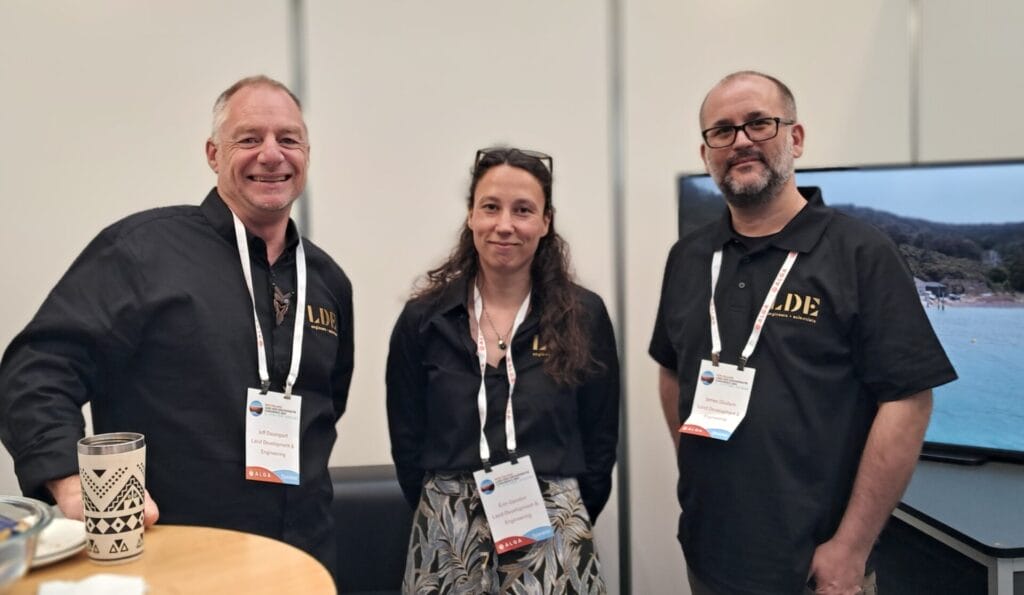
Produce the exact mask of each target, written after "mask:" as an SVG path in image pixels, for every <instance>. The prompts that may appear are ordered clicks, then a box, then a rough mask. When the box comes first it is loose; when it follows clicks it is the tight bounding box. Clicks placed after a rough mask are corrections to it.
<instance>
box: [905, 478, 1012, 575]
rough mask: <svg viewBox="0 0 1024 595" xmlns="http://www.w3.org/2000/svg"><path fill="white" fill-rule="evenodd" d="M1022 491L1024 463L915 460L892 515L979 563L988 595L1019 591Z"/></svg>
mask: <svg viewBox="0 0 1024 595" xmlns="http://www.w3.org/2000/svg"><path fill="white" fill-rule="evenodd" d="M1022 495H1024V465H1013V464H1008V463H994V462H989V463H985V464H984V465H973V466H972V465H963V464H954V465H950V464H946V463H939V462H935V461H921V462H919V463H918V464H917V470H916V471H915V472H914V476H913V478H912V479H911V481H910V486H908V487H907V491H906V493H905V494H904V496H903V501H902V502H901V503H900V504H899V506H898V507H897V509H896V510H895V511H894V512H893V516H895V517H896V518H898V519H899V520H901V521H903V522H905V523H907V524H908V525H910V526H912V527H914V528H915V529H917V530H918V531H920V532H922V533H924V534H925V535H928V536H929V537H931V538H933V539H936V540H938V541H939V542H941V543H943V544H945V545H947V546H949V547H951V548H953V549H954V550H956V551H957V552H959V553H960V554H963V555H964V556H967V557H968V558H970V559H972V560H974V561H975V562H978V563H980V564H983V565H984V566H985V567H986V568H987V569H988V594H989V595H1024V506H1022V505H1021V497H1022ZM1015 585H1016V588H1015Z"/></svg>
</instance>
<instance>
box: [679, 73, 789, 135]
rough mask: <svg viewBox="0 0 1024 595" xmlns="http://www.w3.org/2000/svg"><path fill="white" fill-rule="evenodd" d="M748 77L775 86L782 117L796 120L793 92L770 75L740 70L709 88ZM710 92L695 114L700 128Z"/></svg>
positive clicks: (713, 88) (712, 89) (715, 87)
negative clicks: (758, 78) (780, 102)
mask: <svg viewBox="0 0 1024 595" xmlns="http://www.w3.org/2000/svg"><path fill="white" fill-rule="evenodd" d="M748 76H752V77H760V78H763V79H765V80H768V81H770V82H771V83H772V84H773V85H775V88H776V89H778V91H779V95H781V96H782V104H783V109H785V110H786V113H785V114H783V116H785V117H786V118H789V119H790V120H796V98H794V97H793V92H792V91H790V90H789V87H787V86H786V83H784V82H782V81H780V80H779V79H777V78H775V77H774V76H772V75H770V74H765V73H763V72H758V71H756V70H740V71H737V72H733V73H730V74H727V75H725V77H723V78H722V80H720V81H718V82H717V83H715V86H714V87H711V91H714V90H715V89H717V88H718V87H720V86H722V85H724V84H725V83H728V82H729V81H731V80H733V79H738V78H742V77H748ZM711 91H708V93H707V95H705V96H704V101H702V102H701V103H700V111H699V112H697V119H698V121H699V122H700V125H701V126H703V125H704V104H706V103H707V102H708V96H710V95H711Z"/></svg>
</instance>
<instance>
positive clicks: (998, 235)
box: [678, 161, 1024, 462]
mask: <svg viewBox="0 0 1024 595" xmlns="http://www.w3.org/2000/svg"><path fill="white" fill-rule="evenodd" d="M796 181H797V185H799V186H818V187H820V188H821V189H822V196H823V197H824V199H825V203H826V204H827V205H829V206H832V207H835V208H836V209H839V210H841V211H844V212H847V213H850V214H851V215H853V216H856V217H860V218H862V219H864V220H866V221H869V222H870V223H872V224H874V225H875V226H876V227H878V228H879V229H881V230H882V231H883V232H885V233H887V234H888V235H889V237H891V238H892V239H893V241H895V242H896V244H897V245H898V246H899V249H900V252H901V253H902V254H903V257H904V258H905V259H906V261H907V264H908V265H909V267H910V270H911V271H912V272H913V274H914V281H915V284H916V285H917V288H918V294H919V296H920V298H921V303H922V305H923V306H924V307H925V311H926V312H927V314H928V318H929V319H930V320H931V322H932V326H933V328H934V329H935V332H936V334H937V335H938V337H939V339H940V340H941V341H942V345H943V347H944V348H945V350H946V353H947V354H948V355H949V358H950V360H952V362H953V365H954V366H955V367H956V370H957V373H958V374H959V376H960V379H959V380H957V381H956V382H953V383H950V384H948V385H946V386H941V387H939V388H937V389H936V390H935V407H934V412H933V414H932V420H931V424H930V426H929V428H928V433H927V435H926V437H925V440H926V443H925V454H924V456H926V457H931V458H938V459H942V458H949V459H951V460H957V459H960V460H962V461H963V462H976V461H980V460H983V459H984V458H995V459H1003V460H1007V459H1008V460H1014V461H1020V462H1024V161H999V162H964V163H936V164H925V165H894V166H871V167H853V168H832V169H807V170H798V171H797V173H796ZM678 190H679V234H680V237H682V236H683V235H686V234H688V233H690V232H692V231H693V230H694V229H696V228H698V227H700V226H702V225H704V224H706V223H708V222H710V221H712V220H715V219H717V218H718V217H719V216H720V215H721V213H722V211H723V210H724V208H725V202H724V199H723V198H722V196H721V194H720V193H719V192H718V189H717V187H716V186H715V184H714V182H713V181H712V180H711V179H710V177H709V176H707V175H706V174H695V175H683V176H680V178H679V188H678Z"/></svg>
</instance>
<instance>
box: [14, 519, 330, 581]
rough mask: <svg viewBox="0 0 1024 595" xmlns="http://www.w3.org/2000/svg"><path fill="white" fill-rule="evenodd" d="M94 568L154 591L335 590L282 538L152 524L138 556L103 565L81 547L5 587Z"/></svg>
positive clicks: (312, 560) (71, 575) (317, 568)
mask: <svg viewBox="0 0 1024 595" xmlns="http://www.w3.org/2000/svg"><path fill="white" fill-rule="evenodd" d="M99 573H110V574H123V575H129V576H141V577H142V578H143V579H144V580H145V581H146V584H147V586H148V587H149V590H148V591H147V593H156V594H160V593H274V594H275V595H276V594H279V593H317V594H319V593H325V594H326V593H334V592H335V589H334V582H333V581H332V580H331V575H330V573H328V572H327V569H325V568H324V567H323V566H322V565H321V564H320V563H319V562H318V561H317V560H316V559H315V558H313V557H312V556H310V555H309V554H307V553H306V552H303V551H302V550H300V549H298V548H295V547H292V546H290V545H288V544H286V543H283V542H280V541H276V540H273V539H270V538H267V537H261V536H259V535H252V534H249V533H241V532H238V531H229V530H227V529H212V528H210V527H186V526H176V525H154V526H153V527H150V528H149V529H146V551H145V552H143V554H142V557H141V558H139V559H137V560H134V561H132V562H127V563H125V564H119V565H116V566H102V565H99V564H94V563H92V562H90V561H89V557H88V555H86V553H85V552H84V551H82V552H79V553H78V554H77V555H75V556H72V557H71V558H68V559H67V560H63V561H61V562H56V563H54V564H51V565H50V566H44V567H42V568H39V569H36V570H32V571H30V572H29V573H28V574H27V575H25V576H24V577H22V578H21V580H19V581H18V582H16V583H14V584H13V585H11V591H10V593H12V595H22V594H24V595H28V594H34V593H36V591H37V590H38V589H39V585H40V584H42V583H43V582H45V581H51V580H81V579H84V578H86V577H88V576H91V575H93V574H99Z"/></svg>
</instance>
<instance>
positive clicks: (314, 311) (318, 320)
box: [306, 304, 338, 337]
mask: <svg viewBox="0 0 1024 595" xmlns="http://www.w3.org/2000/svg"><path fill="white" fill-rule="evenodd" d="M306 320H307V321H308V322H309V328H311V329H313V330H314V331H320V332H322V333H330V334H332V335H334V336H335V337H337V336H338V315H337V314H336V313H335V312H334V311H333V310H328V309H327V308H326V307H324V306H314V305H312V304H310V305H308V306H306Z"/></svg>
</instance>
